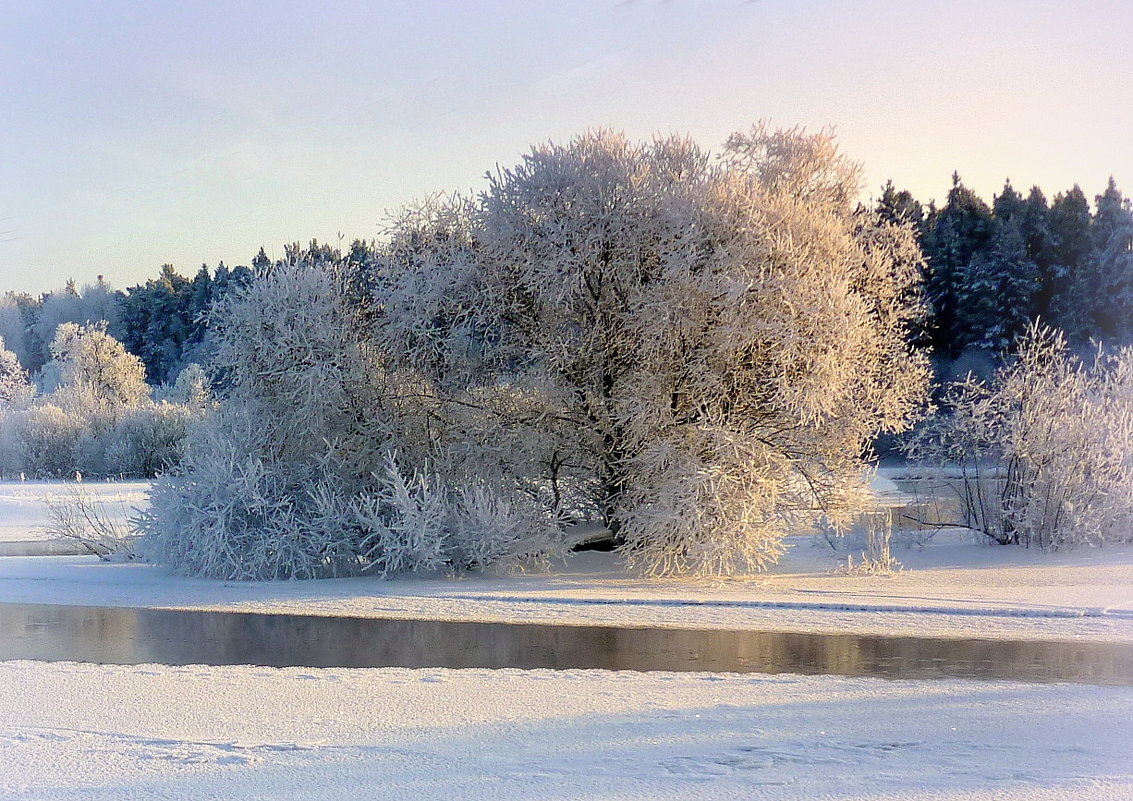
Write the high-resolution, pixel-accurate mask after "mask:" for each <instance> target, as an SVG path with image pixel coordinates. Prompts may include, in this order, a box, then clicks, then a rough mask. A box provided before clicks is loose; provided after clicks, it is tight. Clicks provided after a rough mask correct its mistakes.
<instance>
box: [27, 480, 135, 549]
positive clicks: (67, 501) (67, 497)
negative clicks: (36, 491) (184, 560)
mask: <svg viewBox="0 0 1133 801" xmlns="http://www.w3.org/2000/svg"><path fill="white" fill-rule="evenodd" d="M45 500H46V503H47V509H48V513H49V515H50V521H51V522H50V523H49V524H48V525H47V526H46V531H47V533H48V534H51V535H53V536H56V537H62V538H63V539H68V540H73V541H75V542H77V543H79V544H80V545H82V546H83V547H84V548H86V549H87V550H88V551H90V552H91V553H92V554H94V555H95V556H97V557H98V558H99V559H101V560H103V561H104V562H125V561H130V560H133V559H137V558H139V556H138V553H137V551H136V550H135V546H136V545H137V537H136V536H135V535H134V534H132V533H131V532H130V530H129V529H128V528H127V527H126V526H125V525H123V524H121V523H119V522H118V521H117V519H116V517H117V516H116V515H114V514H113V513H112V512H111V511H110V510H109V509H107V508H106V504H104V503H103V502H102V501H101V500H99V498H98V497H97V496H96V495H95V494H94V493H91V492H89V491H88V490H87V489H86V487H85V486H84V485H83V484H82V483H81V482H76V483H73V484H68V485H67V486H66V488H65V490H64V494H63V495H61V496H58V497H49V498H46V499H45Z"/></svg>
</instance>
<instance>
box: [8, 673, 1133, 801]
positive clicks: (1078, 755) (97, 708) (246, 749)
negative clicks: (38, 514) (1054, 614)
mask: <svg viewBox="0 0 1133 801" xmlns="http://www.w3.org/2000/svg"><path fill="white" fill-rule="evenodd" d="M0 686H3V687H4V688H5V690H6V692H4V693H3V694H0V788H3V791H4V793H3V795H4V798H5V799H8V801H32V800H33V799H35V800H36V801H39V800H40V799H42V800H43V801H46V800H47V799H50V800H51V801H68V800H69V799H83V800H84V801H97V800H98V799H107V800H108V801H109V799H114V800H115V801H123V800H125V801H128V800H129V799H141V798H147V799H148V798H256V799H310V798H318V799H327V801H335V800H336V799H356V798H363V797H372V798H390V799H420V800H421V801H428V799H444V801H452V799H469V800H470V801H475V800H476V799H492V801H504V800H505V799H523V800H527V799H531V800H532V801H534V799H563V800H565V799H580V800H581V799H619V800H621V799H651V800H653V799H670V798H671V799H699V798H704V799H709V798H711V799H731V798H735V799H752V798H768V799H814V798H822V799H897V798H901V799H928V798H933V799H952V800H954V801H959V800H960V799H965V800H966V799H977V798H978V799H986V798H996V799H1009V800H1013V799H1019V800H1020V801H1022V799H1087V800H1089V799H1099V801H1100V799H1106V801H1119V800H1120V799H1129V798H1133V758H1131V755H1133V688H1099V687H1084V686H1076V685H1024V684H1015V683H1006V682H988V683H976V682H965V681H935V682H908V681H883V680H871V679H846V678H835V677H801V676H754V677H753V676H738V675H734V674H716V675H713V674H672V673H648V674H640V673H615V672H604V671H562V672H553V671H517V670H500V671H488V670H439V669H438V670H402V669H366V670H354V669H326V670H311V669H300V668H289V669H282V670H279V669H270V668H261V667H200V666H190V667H185V668H172V667H162V666H149V665H143V666H133V667H115V666H99V665H85V664H75V663H54V664H47V663H37V662H7V663H0Z"/></svg>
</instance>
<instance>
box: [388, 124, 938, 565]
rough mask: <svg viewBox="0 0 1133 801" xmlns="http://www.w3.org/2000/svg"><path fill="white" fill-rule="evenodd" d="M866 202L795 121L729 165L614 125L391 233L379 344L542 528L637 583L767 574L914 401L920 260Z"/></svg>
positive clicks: (919, 396) (851, 486) (685, 144)
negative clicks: (615, 544) (588, 539)
mask: <svg viewBox="0 0 1133 801" xmlns="http://www.w3.org/2000/svg"><path fill="white" fill-rule="evenodd" d="M859 189H860V186H859V173H858V170H857V168H856V167H855V165H853V164H852V163H851V162H848V161H847V160H845V159H844V158H843V157H841V156H840V155H839V154H838V153H837V151H836V149H835V148H834V146H833V143H832V142H831V140H830V137H828V136H826V135H825V134H817V135H808V134H805V133H803V132H801V131H797V130H796V131H787V132H770V131H767V130H765V129H763V128H759V127H757V128H755V129H753V130H752V131H750V132H746V133H741V134H737V135H735V136H733V137H732V139H731V140H730V141H729V143H728V146H727V148H726V151H725V154H724V157H723V158H722V159H712V158H711V157H710V156H709V155H708V154H707V153H705V152H704V151H702V150H701V149H700V148H698V147H697V146H696V145H695V144H693V143H692V142H690V141H689V140H687V139H683V138H679V137H668V138H659V139H656V140H654V141H652V142H649V143H645V144H636V143H632V142H630V141H628V140H626V139H625V138H624V137H623V136H621V135H619V134H616V133H611V132H605V131H599V132H593V133H590V134H587V135H584V136H582V137H579V138H577V139H575V140H573V141H572V142H570V143H568V144H566V145H554V144H549V145H545V146H540V147H536V148H534V149H533V150H532V152H531V153H530V154H528V155H527V156H526V157H525V158H524V159H523V161H522V162H521V163H520V164H519V165H517V166H516V167H514V168H511V169H503V170H499V171H497V172H496V173H494V174H491V175H490V176H489V187H488V189H487V190H486V191H485V192H484V193H483V194H482V195H481V196H480V197H479V198H477V199H475V200H459V199H458V200H455V201H451V202H442V201H432V202H430V203H429V204H425V205H424V206H422V207H420V208H418V209H415V210H413V211H411V212H408V213H406V214H405V215H404V217H403V218H402V219H401V220H400V221H399V222H398V223H397V224H395V225H394V228H393V237H392V241H391V246H390V248H389V250H388V251H387V253H386V254H385V259H384V261H383V264H382V265H381V270H380V271H379V278H378V280H377V281H376V285H377V287H378V289H377V297H378V307H379V309H380V314H378V315H377V329H376V338H377V342H378V343H379V347H380V349H382V350H383V351H384V352H386V353H388V354H389V356H390V359H391V360H393V361H394V362H397V363H400V364H402V365H404V366H406V367H413V368H415V369H417V370H419V371H421V372H422V374H423V375H425V376H427V377H428V379H429V380H430V381H431V382H432V386H433V387H434V392H435V395H436V396H437V397H439V398H441V399H442V407H443V408H444V411H443V412H442V414H441V417H442V418H444V421H445V423H446V425H445V426H442V429H444V434H443V436H448V437H450V438H451V439H452V440H453V441H454V442H457V443H459V444H460V445H461V447H463V448H464V449H465V451H466V453H469V454H473V455H475V454H477V453H478V454H480V459H481V461H482V462H486V463H491V462H492V461H493V460H494V461H495V462H496V463H497V465H498V470H497V471H496V472H497V473H498V474H502V475H509V474H510V477H511V478H512V480H513V481H514V482H516V483H518V484H519V485H521V486H525V488H526V489H527V491H528V492H529V493H530V494H532V495H533V496H536V497H540V498H541V499H542V500H543V502H544V504H545V505H546V508H547V511H548V514H550V515H558V516H567V517H574V518H575V519H585V518H587V517H589V518H593V519H598V520H600V521H602V522H603V523H605V525H606V526H608V527H609V529H610V530H611V531H613V532H614V533H615V535H616V537H617V538H618V540H619V541H620V542H621V543H622V549H623V552H624V553H625V554H626V555H627V556H628V557H629V558H630V559H631V561H632V562H635V563H637V564H639V565H640V566H642V567H643V568H644V569H645V570H647V571H648V572H651V573H670V572H685V571H689V570H693V571H701V572H727V571H730V570H733V569H736V568H752V567H755V568H759V567H763V566H764V565H766V564H767V563H768V562H770V561H773V560H774V559H775V558H777V556H778V554H779V552H780V542H781V538H782V536H783V534H784V533H785V532H786V531H787V530H789V529H790V528H791V527H793V526H797V525H799V524H800V523H801V522H804V521H806V520H808V519H809V520H813V519H815V518H816V517H817V516H820V515H823V514H825V515H827V516H829V517H831V518H834V519H842V518H845V517H847V516H848V515H850V514H852V513H853V511H855V509H856V508H858V504H859V503H860V502H861V501H862V495H861V493H860V492H859V491H860V489H861V477H862V469H863V462H862V457H863V454H864V453H865V451H866V449H867V447H868V443H869V442H870V440H871V438H872V437H873V436H874V435H875V434H877V433H878V432H879V431H898V430H901V429H902V428H903V427H904V426H905V425H906V421H907V420H908V418H909V416H910V414H911V413H912V412H913V411H914V409H915V408H916V407H917V406H918V404H920V403H921V402H922V400H923V397H924V393H925V389H926V387H927V381H928V371H927V366H926V360H925V358H924V357H923V356H922V355H920V354H918V353H916V352H914V351H913V350H911V349H910V347H909V345H908V344H907V332H908V327H909V325H910V323H911V322H912V321H913V320H914V318H916V317H917V316H918V315H920V314H921V313H922V307H921V303H920V300H919V294H918V292H917V282H918V278H919V269H920V267H921V258H920V255H919V251H918V249H917V247H916V245H915V243H914V241H913V237H912V234H911V232H910V231H908V230H905V229H902V228H900V227H896V226H893V225H889V224H886V223H884V222H882V221H880V220H879V219H877V218H876V217H875V216H874V215H872V214H870V213H868V212H865V211H863V210H861V209H859V208H858V207H857V206H856V205H855V202H854V199H855V198H856V197H857V194H858V191H859ZM472 461H475V459H472Z"/></svg>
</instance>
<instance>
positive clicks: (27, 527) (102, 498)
mask: <svg viewBox="0 0 1133 801" xmlns="http://www.w3.org/2000/svg"><path fill="white" fill-rule="evenodd" d="M80 486H81V489H82V491H83V492H84V493H86V494H87V495H88V496H90V497H91V498H92V500H94V501H95V502H96V503H97V504H98V508H99V509H100V511H102V512H104V513H105V514H106V516H107V517H108V518H109V519H110V520H111V521H113V522H116V523H120V524H125V522H126V520H127V518H129V517H132V516H133V515H134V510H135V509H136V508H141V507H144V506H145V505H146V503H147V499H146V496H147V493H148V492H149V482H148V481H117V482H113V483H111V482H106V481H84V482H83V483H82V484H81V485H80ZM75 487H76V485H75V482H73V481H26V482H25V481H0V542H13V541H31V540H46V539H50V538H51V535H50V534H48V533H47V531H46V528H47V526H48V525H49V524H50V522H51V516H50V513H49V511H48V501H50V500H53V499H66V498H68V497H69V496H70V494H71V493H72V492H74V491H75Z"/></svg>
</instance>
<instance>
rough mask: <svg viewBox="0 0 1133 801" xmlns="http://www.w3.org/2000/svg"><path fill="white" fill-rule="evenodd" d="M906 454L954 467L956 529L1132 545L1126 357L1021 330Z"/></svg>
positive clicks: (1131, 397) (1132, 384) (1129, 359)
mask: <svg viewBox="0 0 1133 801" xmlns="http://www.w3.org/2000/svg"><path fill="white" fill-rule="evenodd" d="M948 405H949V406H950V407H951V411H950V412H948V413H942V414H941V415H939V416H937V417H936V418H935V419H934V420H932V421H931V422H930V424H929V425H927V426H925V427H924V428H923V429H921V430H920V431H918V432H917V434H916V435H915V436H914V437H913V438H912V439H911V440H910V442H909V446H908V449H909V453H910V455H912V456H914V457H916V458H920V459H924V460H933V461H935V462H937V463H939V464H942V465H947V466H952V467H955V468H958V471H959V477H958V479H956V481H955V485H956V487H957V489H958V493H959V495H960V499H961V504H962V508H963V512H964V519H963V520H962V521H958V522H959V523H961V524H962V525H966V526H968V527H970V528H972V529H975V530H977V531H979V532H982V533H983V534H985V535H987V536H988V537H989V538H991V539H992V540H994V541H995V542H998V543H1001V544H1008V543H1019V544H1023V545H1035V546H1037V547H1042V548H1057V547H1060V546H1064V545H1074V544H1099V543H1102V542H1110V541H1130V540H1133V349H1130V348H1122V349H1118V350H1108V351H1107V350H1102V349H1099V350H1098V351H1097V352H1096V353H1095V354H1094V356H1093V357H1092V358H1091V359H1088V360H1085V359H1082V358H1079V357H1077V356H1075V355H1074V354H1072V353H1071V352H1070V351H1069V349H1068V348H1067V345H1066V342H1065V339H1064V337H1063V335H1062V333H1061V332H1058V331H1052V330H1050V329H1046V328H1041V327H1037V326H1035V327H1032V329H1031V330H1030V331H1029V332H1028V334H1027V336H1026V337H1025V338H1024V339H1023V340H1022V341H1021V343H1020V345H1019V348H1018V355H1017V357H1016V358H1015V359H1014V360H1013V361H1012V362H1010V363H1008V364H1006V365H1005V366H1003V367H1002V368H1000V369H999V370H998V371H997V372H996V374H995V376H994V378H993V379H992V381H991V383H990V384H985V383H983V382H980V381H978V380H975V379H969V380H967V381H964V382H960V383H958V384H957V385H955V386H954V387H953V389H952V391H951V395H950V397H949V399H948Z"/></svg>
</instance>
